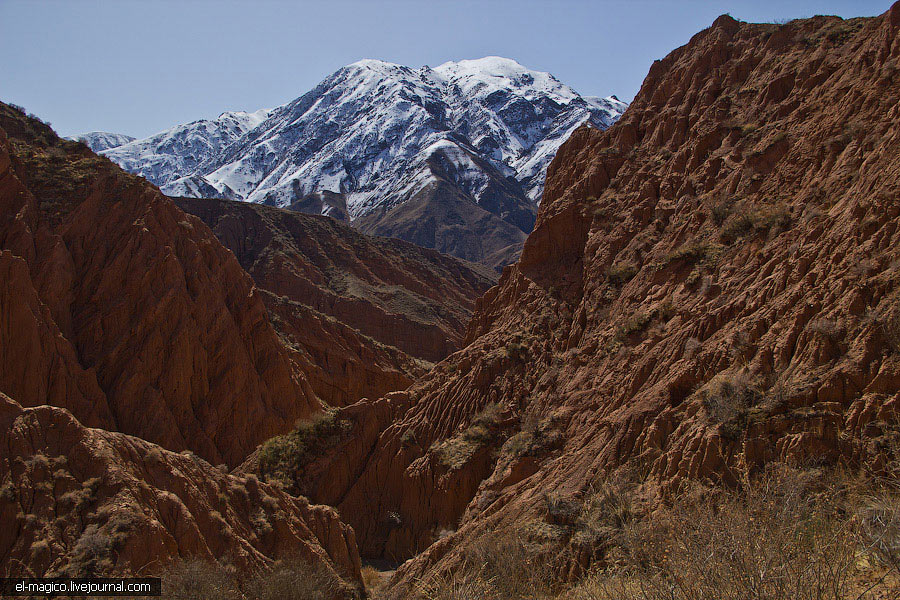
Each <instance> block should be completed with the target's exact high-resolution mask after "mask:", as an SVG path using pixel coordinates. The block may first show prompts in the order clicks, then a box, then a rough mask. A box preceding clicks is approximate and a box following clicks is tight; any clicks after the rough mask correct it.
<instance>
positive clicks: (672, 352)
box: [316, 6, 900, 594]
mask: <svg viewBox="0 0 900 600" xmlns="http://www.w3.org/2000/svg"><path fill="white" fill-rule="evenodd" d="M898 11H900V8H898V6H894V7H893V8H892V9H891V11H890V12H889V13H888V14H886V15H884V16H882V17H880V18H874V19H851V20H846V21H845V20H841V19H839V18H835V17H815V18H813V19H807V20H797V21H791V22H789V23H787V24H784V25H775V24H765V25H751V24H746V23H739V22H737V21H735V20H734V19H731V18H730V17H727V16H723V17H720V18H719V19H717V20H716V21H715V23H713V25H712V27H710V28H709V29H707V30H704V31H703V32H701V33H699V34H697V35H696V36H694V38H693V39H692V40H691V41H690V43H688V44H687V45H686V46H684V47H682V48H679V49H677V50H675V51H674V52H672V53H671V54H670V55H669V56H667V57H666V58H665V59H663V60H661V61H657V62H656V63H654V65H653V67H652V68H651V70H650V73H649V74H648V76H647V78H646V79H645V81H644V84H643V86H642V88H641V91H640V93H639V94H638V96H637V97H636V98H635V100H634V102H633V104H632V105H631V106H630V108H629V109H628V111H627V112H626V113H625V115H624V116H623V117H622V119H621V120H620V121H619V122H618V123H617V124H616V125H614V126H613V127H611V128H610V129H608V130H607V131H603V132H601V131H596V130H592V129H587V128H582V129H580V130H578V131H577V132H576V133H575V134H574V135H573V136H572V138H571V139H570V140H569V141H568V142H567V143H566V144H565V145H563V147H562V148H561V149H560V151H559V153H558V154H557V156H556V158H555V160H554V161H553V163H552V164H551V166H550V168H549V171H548V178H547V185H546V188H545V193H544V199H543V202H542V204H541V209H540V212H539V215H538V218H537V223H536V226H535V230H534V232H533V233H532V234H531V235H530V236H529V239H528V241H527V242H526V244H525V249H524V251H523V254H522V257H521V260H520V262H519V263H518V265H516V266H513V267H510V268H507V269H505V270H504V273H503V275H502V277H501V280H500V283H499V285H498V286H497V287H495V288H493V289H491V290H490V291H488V292H487V293H486V294H485V296H484V297H483V298H481V299H480V300H479V302H478V303H477V305H476V311H475V315H474V317H473V319H472V322H471V324H470V327H469V331H468V337H467V343H468V346H467V347H466V348H464V349H463V350H461V351H459V352H457V353H455V354H453V355H451V356H450V357H449V358H448V359H447V360H445V361H444V362H443V363H441V364H439V365H437V366H436V367H435V368H434V369H433V370H432V371H431V372H429V374H428V375H427V376H425V377H423V378H422V379H421V380H419V381H418V382H417V383H415V384H414V385H413V386H412V387H410V388H409V389H408V390H407V391H406V392H404V394H405V397H406V400H405V405H406V406H408V408H406V409H404V410H403V411H402V413H401V416H399V417H398V418H397V419H395V420H394V421H393V422H392V423H391V424H390V425H389V426H387V427H386V428H385V429H384V430H383V431H382V432H381V434H380V435H379V437H378V440H377V441H376V442H375V443H374V445H373V448H372V450H371V451H370V452H367V453H365V454H364V455H363V456H361V457H359V459H358V461H357V462H356V463H355V464H352V465H347V466H346V467H344V469H345V470H346V471H349V472H357V473H359V475H358V476H357V477H356V478H355V479H353V480H352V481H349V482H347V483H346V484H343V483H342V485H343V489H341V490H340V493H339V494H337V495H336V496H335V498H336V499H338V500H339V502H338V503H337V507H338V510H339V512H340V513H341V515H342V516H343V518H344V519H345V520H347V522H348V523H350V524H351V525H353V527H354V529H355V530H356V533H357V536H358V539H359V543H360V549H361V553H362V554H363V555H373V556H386V557H394V558H397V559H405V558H409V557H411V556H413V555H415V554H416V553H417V552H420V551H422V550H425V551H424V552H422V553H421V554H419V555H418V556H417V557H416V558H415V559H414V560H412V561H409V562H407V563H406V564H404V566H403V567H402V568H400V569H399V570H398V572H397V575H396V576H395V577H394V579H393V582H392V585H393V593H395V594H400V593H401V592H402V590H404V589H408V586H410V585H412V583H413V581H415V579H416V578H417V577H419V576H421V575H423V574H425V573H427V572H428V571H429V570H430V569H433V568H447V567H452V565H453V564H454V561H457V560H459V559H460V557H461V556H462V553H463V552H464V548H465V546H466V544H467V543H471V542H472V541H473V540H475V539H477V537H478V536H479V535H481V534H483V533H485V532H488V531H490V532H497V531H502V530H503V529H505V528H511V527H515V526H520V525H521V524H522V523H525V522H528V521H529V520H532V519H541V518H542V515H544V512H545V511H546V506H547V503H546V495H547V494H548V493H552V494H553V495H555V496H559V497H563V498H578V497H579V496H580V495H582V494H584V493H585V492H586V491H587V490H589V489H590V488H591V487H592V486H596V485H599V484H602V483H603V482H604V481H606V480H607V479H609V478H611V477H613V476H614V475H616V476H618V475H624V474H626V473H631V474H632V475H634V476H636V478H637V479H638V480H639V481H641V482H643V483H641V485H640V493H641V494H642V496H643V497H645V498H647V499H648V501H649V502H652V501H653V499H654V498H655V499H659V498H661V497H663V496H664V495H665V494H668V493H671V492H674V491H675V490H677V489H678V488H679V485H680V484H681V482H683V481H685V480H688V479H693V480H707V481H713V482H716V483H724V484H726V485H731V484H736V483H737V482H738V481H739V480H740V479H741V478H742V477H744V476H745V475H747V474H749V473H753V472H755V471H757V470H758V469H760V468H762V467H763V466H764V465H766V464H767V463H769V462H772V461H782V462H786V463H792V464H800V465H808V464H811V463H822V462H826V463H827V462H836V461H844V462H846V463H848V464H851V465H856V466H863V465H864V466H866V467H867V468H871V469H878V468H881V467H883V465H884V464H885V458H886V457H885V454H884V449H883V448H884V444H883V442H884V440H885V439H886V438H885V436H890V435H893V433H895V430H896V428H897V401H898V398H900V396H898V389H900V343H898V333H897V332H898V331H900V297H898V295H897V292H896V290H897V285H898V283H900V268H898V261H897V258H898V255H897V248H898V247H900V200H898V197H900V162H898V156H900V154H898V152H897V150H898V144H900V137H898V136H900V129H898V127H897V123H898V122H900V119H898V117H900V114H898V109H897V107H898V106H900V69H898V64H900V31H898V26H897V19H895V18H894V17H895V16H896V15H897V14H900V12H898ZM374 406H375V405H370V407H369V408H368V410H374ZM336 448H337V452H339V453H340V452H342V451H343V448H344V447H343V446H341V445H340V444H338V445H337V446H336ZM348 455H349V454H348ZM316 460H322V458H321V457H319V458H317V459H316ZM442 530H447V531H448V532H451V533H450V534H449V535H446V533H445V534H440V532H441V531H442ZM439 538H440V541H439V542H437V543H432V542H433V541H435V540H437V539H439Z"/></svg>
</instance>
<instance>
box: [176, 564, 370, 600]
mask: <svg viewBox="0 0 900 600" xmlns="http://www.w3.org/2000/svg"><path fill="white" fill-rule="evenodd" d="M162 580H163V598H166V599H168V600H211V599H225V600H238V599H240V600H332V599H334V598H348V599H349V598H356V597H358V596H359V594H358V593H357V591H356V590H354V589H353V588H352V587H350V586H348V585H347V583H346V582H344V581H342V580H340V579H339V578H338V577H337V576H335V575H334V574H330V573H327V572H325V571H322V570H319V569H315V568H313V567H311V566H310V565H308V564H307V563H305V562H303V561H301V560H294V561H285V562H279V563H277V564H276V565H275V566H274V567H273V568H272V569H270V570H268V571H265V572H262V573H260V574H258V575H257V576H256V577H253V578H248V579H245V580H240V581H239V580H237V579H235V577H234V576H233V575H232V573H230V572H229V571H228V570H226V569H225V568H224V567H222V566H221V565H219V564H218V563H215V562H209V561H203V560H196V559H194V560H187V561H183V562H179V563H175V564H173V565H171V566H170V567H169V568H168V569H167V570H166V572H165V573H163V575H162Z"/></svg>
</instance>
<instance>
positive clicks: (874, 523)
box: [567, 470, 900, 600]
mask: <svg viewBox="0 0 900 600" xmlns="http://www.w3.org/2000/svg"><path fill="white" fill-rule="evenodd" d="M824 481H826V479H825V478H823V477H821V476H820V477H817V476H815V474H813V475H810V473H808V472H807V473H803V472H795V471H787V470H783V471H782V472H781V473H780V474H778V475H771V474H770V475H769V476H767V477H765V478H764V479H763V480H762V481H761V482H760V483H759V484H757V485H754V486H752V487H750V488H749V489H748V490H747V491H746V492H743V493H732V492H726V491H721V490H720V491H715V492H711V493H707V494H703V495H700V496H697V495H691V496H684V497H682V498H681V499H679V500H678V501H676V502H675V503H674V505H673V506H671V507H669V508H666V509H663V510H661V511H659V513H658V514H655V515H654V516H653V517H652V519H647V520H644V521H640V522H636V523H635V524H634V525H633V526H631V527H628V528H626V532H625V535H624V539H623V546H622V548H623V549H624V551H625V564H624V565H620V566H619V568H617V569H615V570H606V571H603V572H598V573H595V574H593V575H592V576H591V577H589V578H588V579H586V580H585V581H584V582H582V584H581V585H579V586H578V587H577V588H576V589H575V590H573V591H572V592H570V594H568V595H567V597H568V598H571V599H572V600H663V599H665V600H743V599H745V598H759V599H766V600H782V599H784V600H788V599H790V600H839V599H844V598H859V599H862V598H877V597H884V596H880V595H878V594H883V593H884V592H886V591H888V590H889V589H891V587H890V586H891V583H890V582H891V581H896V576H897V575H900V570H897V564H896V563H892V562H891V561H893V560H895V559H896V557H897V554H896V549H897V548H898V546H900V543H898V542H900V537H898V536H897V531H898V526H900V518H898V510H897V508H896V507H897V503H896V502H897V497H896V496H895V495H889V496H880V497H879V498H880V499H879V502H878V503H875V504H873V503H872V500H871V498H869V499H860V498H854V497H853V495H852V494H850V493H848V491H847V488H846V486H843V485H835V484H834V483H833V480H832V483H830V484H827V485H825V484H824V483H823V482H824ZM854 504H858V505H859V506H861V507H864V506H871V507H874V508H867V509H862V508H860V510H864V514H865V515H866V516H865V518H862V519H856V518H853V516H852V515H853V513H852V512H848V510H847V509H848V506H852V505H854ZM891 531H892V532H893V533H892V534H884V532H891ZM867 532H868V533H867ZM879 557H880V559H881V560H882V561H883V562H884V563H886V564H888V565H890V566H891V567H892V568H893V569H894V573H891V572H890V571H882V572H881V573H880V574H878V573H875V574H874V575H873V576H872V577H870V578H869V579H867V580H866V583H862V581H863V579H862V578H861V577H860V575H861V573H860V571H859V569H860V565H861V564H866V563H867V562H869V563H870V562H871V560H872V558H879ZM892 578H893V579H892Z"/></svg>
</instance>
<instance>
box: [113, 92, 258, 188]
mask: <svg viewBox="0 0 900 600" xmlns="http://www.w3.org/2000/svg"><path fill="white" fill-rule="evenodd" d="M268 115H269V111H268V110H265V109H262V110H258V111H256V112H252V113H248V112H243V111H234V112H224V113H222V114H221V115H219V116H218V117H216V118H215V119H211V120H206V119H201V120H199V121H192V122H191V123H186V124H184V125H178V126H177V127H173V128H171V129H168V130H166V131H162V132H160V133H157V134H156V135H152V136H150V137H148V138H145V139H142V140H133V141H131V142H129V143H127V144H123V145H120V146H116V147H115V148H110V149H109V150H106V151H104V152H102V154H103V155H104V156H106V157H107V158H110V159H111V160H112V161H114V162H115V163H117V164H118V165H119V166H121V167H122V168H123V169H125V170H126V171H129V172H131V173H134V174H136V175H140V176H141V177H144V178H145V179H147V180H148V181H150V182H151V183H154V184H156V185H158V186H160V187H162V186H165V185H167V184H173V182H175V181H176V180H177V179H179V178H181V177H185V179H184V180H183V181H181V182H179V183H178V184H177V185H181V186H187V189H190V190H191V191H197V192H208V191H212V189H213V188H209V187H202V184H203V179H202V177H196V178H192V177H189V176H190V175H194V172H195V170H196V169H197V167H198V165H200V164H202V163H203V162H204V161H206V160H208V159H209V158H210V157H213V156H215V155H216V154H217V153H218V152H220V151H221V150H223V149H224V148H226V147H227V146H228V145H229V144H231V143H232V142H234V141H235V140H237V139H239V138H240V137H241V136H243V135H244V134H245V133H247V132H248V131H249V130H251V129H253V128H254V127H256V126H257V125H259V124H260V123H261V122H262V121H264V120H265V119H266V117H267V116H268ZM207 185H209V184H207ZM198 186H199V187H198ZM216 190H217V192H218V193H217V195H219V196H223V197H231V193H230V192H229V190H228V188H227V187H223V186H219V187H218V188H216Z"/></svg>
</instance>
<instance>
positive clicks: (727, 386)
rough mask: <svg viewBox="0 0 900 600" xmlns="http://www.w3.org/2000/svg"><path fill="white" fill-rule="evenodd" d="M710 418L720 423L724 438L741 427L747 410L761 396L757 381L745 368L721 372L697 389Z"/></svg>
mask: <svg viewBox="0 0 900 600" xmlns="http://www.w3.org/2000/svg"><path fill="white" fill-rule="evenodd" d="M697 395H698V397H699V399H700V401H701V402H702V403H703V406H704V408H705V409H706V412H707V414H708V415H709V419H710V421H712V422H713V423H717V424H721V431H722V433H723V434H724V435H725V436H726V437H731V438H733V437H735V436H736V435H737V434H738V433H739V431H740V430H741V429H742V427H743V425H744V423H743V421H744V420H745V417H746V415H747V411H748V410H749V409H750V408H752V407H753V406H755V405H756V404H758V403H759V402H760V401H761V399H762V391H761V387H760V382H759V381H758V380H757V379H755V378H754V377H753V376H751V375H750V374H749V373H747V372H746V371H743V370H742V371H737V372H722V373H719V374H718V375H716V376H715V377H713V378H712V379H711V380H710V381H709V383H707V384H706V385H705V386H704V387H703V388H702V389H700V390H699V391H698V392H697Z"/></svg>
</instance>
